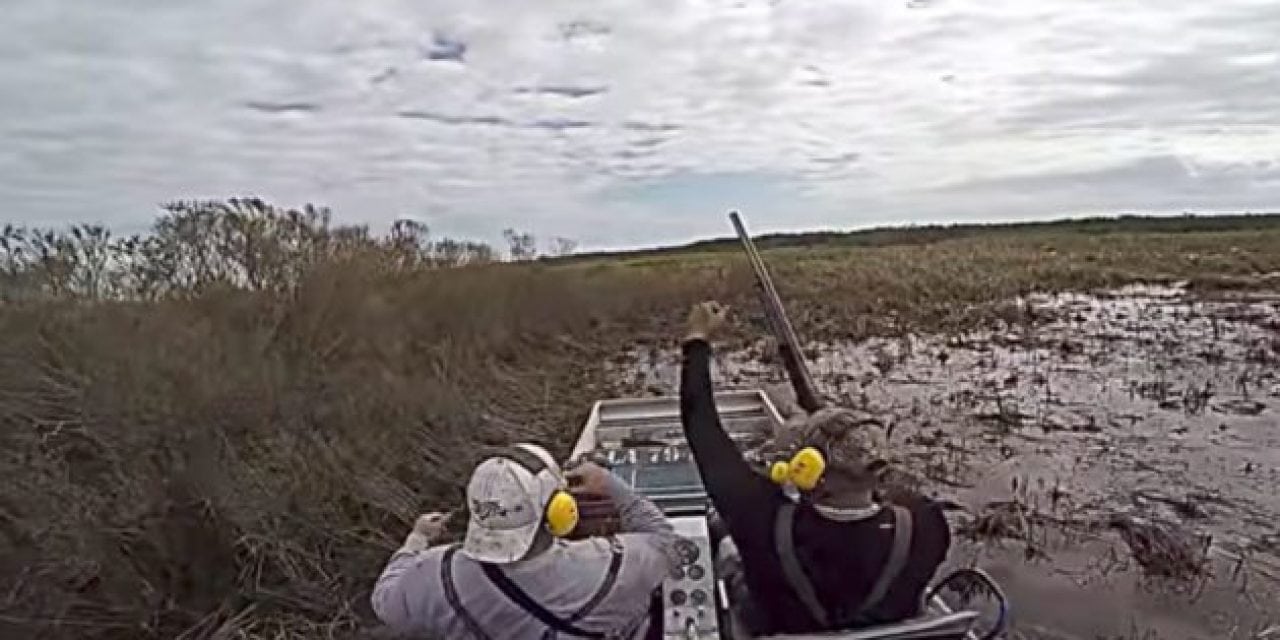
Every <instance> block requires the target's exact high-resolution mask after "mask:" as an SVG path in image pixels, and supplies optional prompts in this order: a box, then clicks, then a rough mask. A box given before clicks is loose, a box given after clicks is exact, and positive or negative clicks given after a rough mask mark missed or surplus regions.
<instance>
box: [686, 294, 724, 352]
mask: <svg viewBox="0 0 1280 640" xmlns="http://www.w3.org/2000/svg"><path fill="white" fill-rule="evenodd" d="M728 317H729V308H728V307H726V306H724V305H722V304H720V303H719V302H716V301H714V300H712V301H708V302H700V303H698V304H695V305H693V308H692V309H690V310H689V320H688V323H687V330H686V333H685V338H684V339H685V341H686V342H687V341H689V340H710V339H711V336H712V335H714V334H715V332H716V331H718V330H719V329H720V327H723V326H724V323H725V319H726V318H728Z"/></svg>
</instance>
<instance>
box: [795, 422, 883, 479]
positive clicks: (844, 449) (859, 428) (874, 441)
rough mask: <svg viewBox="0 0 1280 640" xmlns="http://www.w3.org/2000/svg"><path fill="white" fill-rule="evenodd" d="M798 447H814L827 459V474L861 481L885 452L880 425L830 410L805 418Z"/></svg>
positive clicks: (881, 458)
mask: <svg viewBox="0 0 1280 640" xmlns="http://www.w3.org/2000/svg"><path fill="white" fill-rule="evenodd" d="M798 444H799V445H800V446H813V447H818V448H819V449H820V450H821V451H822V452H823V454H824V455H826V457H827V469H828V472H829V473H830V472H834V473H843V474H844V475H846V476H847V477H851V478H861V477H863V476H870V475H874V473H873V471H872V470H871V466H872V465H873V464H874V463H876V462H877V461H882V460H883V456H884V453H885V448H886V447H885V429H884V423H883V422H881V421H880V420H879V419H877V418H875V417H874V416H872V415H870V414H866V413H861V412H857V411H853V410H851V409H844V408H839V407H831V408H826V409H819V410H818V411H816V412H814V413H813V414H811V415H809V416H808V419H807V420H805V423H804V427H803V434H802V435H801V436H800V438H799V443H798Z"/></svg>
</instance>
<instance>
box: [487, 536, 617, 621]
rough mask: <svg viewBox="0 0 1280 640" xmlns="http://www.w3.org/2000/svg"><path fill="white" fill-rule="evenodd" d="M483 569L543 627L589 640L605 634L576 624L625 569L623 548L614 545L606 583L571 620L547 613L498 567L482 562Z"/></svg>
mask: <svg viewBox="0 0 1280 640" xmlns="http://www.w3.org/2000/svg"><path fill="white" fill-rule="evenodd" d="M480 566H481V567H482V568H483V569H484V574H485V575H486V576H488V577H489V581H490V582H492V583H493V585H494V586H495V587H497V588H498V590H499V591H501V592H502V593H503V595H506V596H507V597H508V598H510V599H511V601H512V602H514V603H516V605H517V606H519V607H520V608H521V609H524V610H525V612H526V613H528V614H529V615H531V616H533V617H535V618H537V619H538V620H539V621H540V622H542V624H545V625H547V627H549V628H550V629H552V630H554V631H555V632H557V633H564V634H567V635H571V636H577V637H579V638H588V639H589V640H602V639H603V638H605V637H606V636H605V634H604V633H603V632H600V631H586V630H584V629H581V628H579V627H577V626H576V625H575V624H574V623H575V622H577V621H579V620H581V619H582V618H584V617H586V616H587V614H589V613H591V611H592V610H593V609H595V608H596V606H597V605H599V604H600V601H602V600H604V598H605V596H606V595H608V593H609V592H610V591H612V590H613V585H614V583H615V582H617V580H618V572H619V570H620V569H621V568H622V549H621V548H619V547H618V546H617V545H612V557H611V558H610V559H609V569H608V571H607V572H606V573H605V578H604V582H603V583H602V584H601V585H600V588H599V589H597V590H596V593H595V594H594V595H592V596H591V599H590V600H588V601H587V603H586V604H585V605H583V607H582V608H581V609H579V610H578V611H577V612H576V613H574V614H573V615H572V616H570V617H569V619H568V620H564V619H561V618H559V617H557V616H556V615H555V614H554V613H551V612H550V611H547V609H546V607H543V606H542V605H541V604H539V603H538V601H536V600H534V599H533V598H532V597H530V596H529V594H527V593H525V592H524V590H523V589H521V588H520V587H519V585H517V584H516V583H514V582H512V581H511V578H509V577H507V574H505V573H503V572H502V569H500V568H499V567H498V566H497V565H494V564H489V563H481V565H480Z"/></svg>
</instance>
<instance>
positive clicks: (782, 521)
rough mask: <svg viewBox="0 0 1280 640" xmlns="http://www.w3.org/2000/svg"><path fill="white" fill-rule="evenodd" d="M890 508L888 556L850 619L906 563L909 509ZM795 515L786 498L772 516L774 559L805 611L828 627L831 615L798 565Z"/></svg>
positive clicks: (879, 595) (872, 602)
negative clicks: (890, 521) (890, 540)
mask: <svg viewBox="0 0 1280 640" xmlns="http://www.w3.org/2000/svg"><path fill="white" fill-rule="evenodd" d="M890 511H891V512H892V513H893V547H892V548H891V550H890V551H889V559H888V561H886V562H885V565H884V568H882V569H881V570H880V575H879V576H877V577H876V581H875V584H874V585H872V587H871V591H870V592H869V593H868V594H867V597H866V598H864V599H863V601H862V604H861V605H860V606H859V607H858V610H857V611H856V612H854V614H853V616H852V620H853V621H858V620H860V619H861V618H863V617H864V616H866V614H867V612H869V611H871V610H872V609H874V608H875V607H876V606H877V605H879V604H880V603H881V602H882V601H883V600H884V597H885V595H887V594H888V592H889V587H891V586H892V585H893V583H894V581H895V580H897V578H898V575H899V574H901V573H902V569H903V567H905V566H906V564H907V555H908V554H909V552H910V551H911V536H912V521H911V512H910V511H907V510H906V509H904V508H903V507H900V506H897V505H893V506H892V507H890ZM795 519H796V504H795V503H793V502H788V503H786V504H784V505H782V507H780V508H779V509H778V516H777V519H776V520H774V546H775V548H776V549H777V553H778V560H779V562H780V563H781V564H782V573H783V576H785V577H786V579H787V582H788V583H789V584H790V586H791V590H792V592H794V593H795V594H796V597H797V598H799V599H800V602H801V604H803V605H804V606H805V608H806V609H808V610H809V615H810V616H812V617H813V619H814V620H815V621H816V622H817V623H818V624H819V625H821V626H822V627H823V628H825V629H830V628H831V616H830V614H829V613H828V612H827V609H826V607H824V606H822V602H821V601H819V600H818V594H817V591H816V590H815V589H814V587H813V581H812V580H810V579H809V576H808V574H806V573H805V571H804V568H803V567H802V566H801V565H800V558H799V556H797V555H796V546H795Z"/></svg>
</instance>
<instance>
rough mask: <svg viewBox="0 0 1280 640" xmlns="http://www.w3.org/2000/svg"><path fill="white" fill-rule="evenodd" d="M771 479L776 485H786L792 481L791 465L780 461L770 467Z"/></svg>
mask: <svg viewBox="0 0 1280 640" xmlns="http://www.w3.org/2000/svg"><path fill="white" fill-rule="evenodd" d="M769 479H770V480H773V483H774V484H786V483H787V482H789V481H790V480H791V465H790V464H788V463H786V462H783V461H781V460H779V461H778V462H775V463H773V465H772V466H770V467H769Z"/></svg>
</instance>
